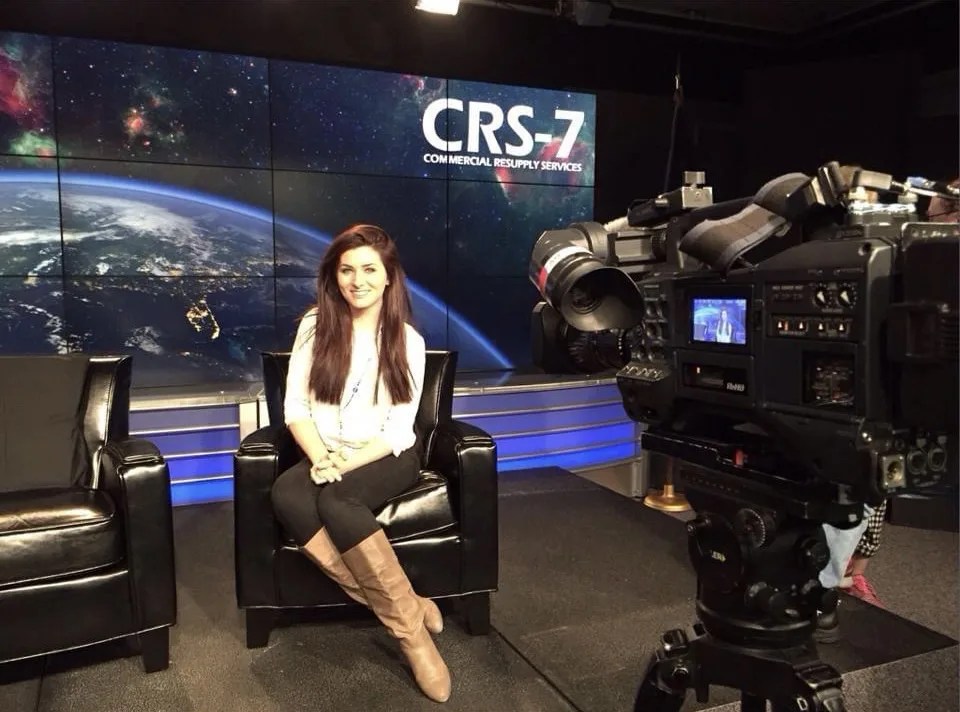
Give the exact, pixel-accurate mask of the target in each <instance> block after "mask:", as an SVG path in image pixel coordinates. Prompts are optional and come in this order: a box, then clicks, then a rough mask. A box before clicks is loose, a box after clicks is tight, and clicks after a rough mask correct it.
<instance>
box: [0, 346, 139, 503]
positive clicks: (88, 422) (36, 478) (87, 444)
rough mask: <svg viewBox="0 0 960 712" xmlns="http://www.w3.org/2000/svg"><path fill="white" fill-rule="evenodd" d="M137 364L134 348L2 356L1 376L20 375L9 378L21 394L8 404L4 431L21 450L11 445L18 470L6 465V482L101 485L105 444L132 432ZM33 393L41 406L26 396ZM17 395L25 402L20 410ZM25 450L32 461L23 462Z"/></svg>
mask: <svg viewBox="0 0 960 712" xmlns="http://www.w3.org/2000/svg"><path fill="white" fill-rule="evenodd" d="M131 364H132V357H130V356H101V357H87V356H85V355H83V354H69V355H65V356H38V355H23V356H4V357H2V359H0V367H2V368H3V370H4V375H3V378H6V379H10V378H13V379H16V380H19V384H16V380H15V381H8V385H9V386H10V391H12V392H15V393H19V395H13V396H12V400H11V401H10V402H7V401H6V400H5V401H4V403H3V404H2V405H3V406H4V408H3V410H4V415H3V418H2V420H3V421H4V422H5V423H7V425H6V426H5V427H6V428H7V429H10V428H12V429H13V430H12V432H10V433H6V432H5V433H4V436H6V439H7V442H8V445H9V444H10V439H11V438H13V439H15V440H16V442H15V443H13V444H14V445H16V446H17V449H16V451H15V452H11V451H10V450H9V449H8V450H7V451H6V452H7V455H8V457H7V463H8V464H9V465H11V467H14V469H16V470H17V473H15V474H11V473H8V478H11V479H9V480H8V482H7V483H6V484H7V485H9V487H13V488H14V489H16V488H17V483H18V482H19V483H20V486H21V487H22V486H23V485H27V486H30V487H49V486H67V485H77V486H81V487H97V486H98V484H99V469H100V468H99V465H100V458H101V453H102V450H103V447H104V446H105V445H106V443H107V442H109V441H111V440H122V439H124V438H126V437H127V433H128V429H129V428H128V422H129V415H128V414H129V410H130V373H131ZM37 379H39V380H37ZM0 380H2V379H0ZM34 383H36V384H37V385H36V386H33V385H31V384H34ZM15 384H16V385H15ZM33 389H36V390H33ZM38 391H39V392H38ZM7 395H9V392H8V393H7ZM0 397H2V396H0ZM31 398H32V399H33V402H34V403H36V404H37V405H38V406H39V407H33V406H32V405H30V404H29V402H28V400H25V399H31ZM38 399H39V400H38ZM17 403H20V408H21V410H16V409H17V407H18V406H17V405H16V404H17ZM24 411H29V414H24ZM20 414H22V416H21V418H20V419H18V415H20ZM11 418H13V420H11ZM18 420H19V422H18ZM41 423H42V425H41ZM18 428H19V430H18ZM38 428H41V429H42V430H41V431H40V432H39V433H38V432H37V429H38ZM19 431H23V432H19ZM18 432H19V435H18ZM51 437H52V438H54V439H55V441H56V443H57V444H56V447H47V448H45V449H44V451H43V452H41V451H40V450H39V448H41V447H43V446H42V445H38V443H42V442H47V443H48V444H49V443H51V442H52V441H51V440H50V438H51ZM3 439H4V438H2V437H0V440H3ZM81 441H82V442H81ZM24 458H28V459H29V460H30V461H31V462H32V463H33V466H32V467H31V466H30V465H29V464H27V465H24V464H23V463H24ZM16 463H21V464H20V465H17V464H16ZM71 463H72V464H71ZM41 470H42V471H41ZM47 470H49V471H47Z"/></svg>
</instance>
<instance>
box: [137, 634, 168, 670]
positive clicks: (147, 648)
mask: <svg viewBox="0 0 960 712" xmlns="http://www.w3.org/2000/svg"><path fill="white" fill-rule="evenodd" d="M138 637H139V638H140V656H141V657H142V658H143V669H144V670H145V671H146V672H148V673H150V672H159V671H160V670H166V669H167V668H168V667H170V629H169V628H167V627H166V626H164V627H163V628H154V629H153V630H148V631H145V632H143V633H140V635H139V636H138Z"/></svg>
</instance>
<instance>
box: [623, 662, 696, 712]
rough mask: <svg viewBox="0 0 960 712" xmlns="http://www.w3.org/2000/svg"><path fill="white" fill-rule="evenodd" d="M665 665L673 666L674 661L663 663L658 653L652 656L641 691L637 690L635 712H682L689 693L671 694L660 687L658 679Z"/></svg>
mask: <svg viewBox="0 0 960 712" xmlns="http://www.w3.org/2000/svg"><path fill="white" fill-rule="evenodd" d="M663 664H672V661H671V660H670V659H667V660H666V661H661V660H660V659H659V657H658V656H657V655H656V653H654V654H653V655H651V656H650V661H649V662H648V663H647V670H646V672H645V673H644V675H643V680H642V681H641V682H640V689H639V690H637V697H636V700H634V704H633V712H680V708H681V707H682V706H683V701H684V698H685V697H686V696H687V691H686V690H682V691H681V692H679V693H677V692H669V691H667V690H664V689H662V688H661V687H660V685H659V684H658V677H659V674H660V666H661V665H663Z"/></svg>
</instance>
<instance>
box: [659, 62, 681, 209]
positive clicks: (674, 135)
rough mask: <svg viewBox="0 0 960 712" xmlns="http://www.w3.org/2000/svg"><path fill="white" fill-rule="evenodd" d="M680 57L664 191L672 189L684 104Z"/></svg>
mask: <svg viewBox="0 0 960 712" xmlns="http://www.w3.org/2000/svg"><path fill="white" fill-rule="evenodd" d="M680 57H681V55H679V54H678V55H677V69H676V71H675V72H674V74H673V120H672V121H671V122H670V148H669V150H668V151H667V170H666V172H665V173H664V176H663V191H662V192H664V193H666V192H667V191H668V190H669V189H670V170H671V169H672V168H673V147H674V144H675V143H676V140H677V119H678V118H679V116H680V106H681V105H682V104H683V85H682V84H681V83H680Z"/></svg>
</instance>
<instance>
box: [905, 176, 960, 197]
mask: <svg viewBox="0 0 960 712" xmlns="http://www.w3.org/2000/svg"><path fill="white" fill-rule="evenodd" d="M906 188H907V190H908V191H910V192H912V193H919V194H920V195H927V196H930V197H934V196H940V197H941V198H952V199H953V200H958V199H960V187H958V186H955V185H949V184H948V183H944V182H943V181H939V180H930V179H929V178H920V177H919V176H910V177H909V178H907V185H906Z"/></svg>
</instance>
